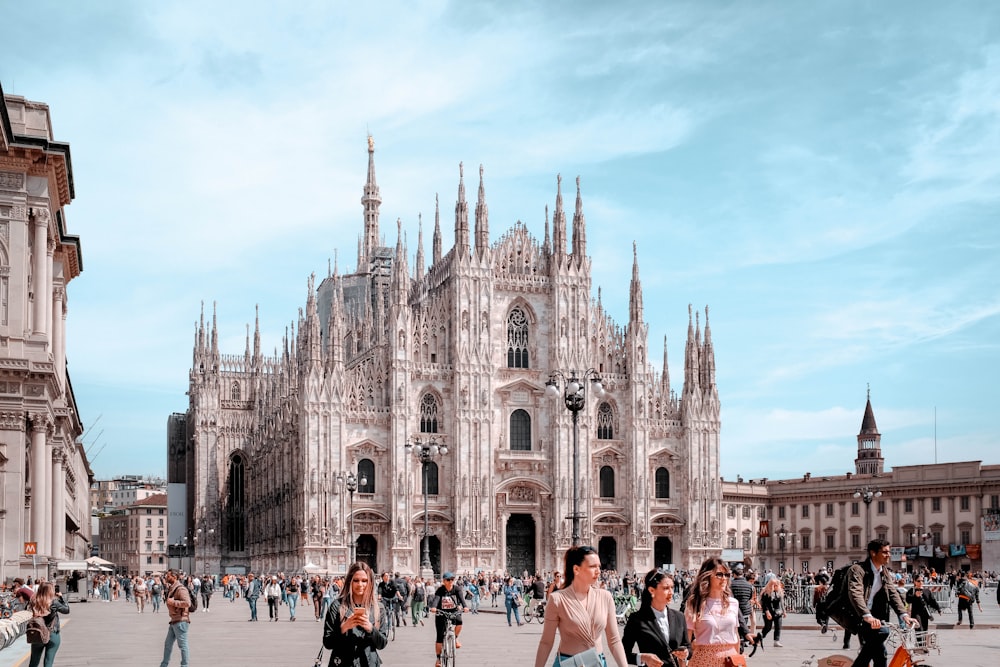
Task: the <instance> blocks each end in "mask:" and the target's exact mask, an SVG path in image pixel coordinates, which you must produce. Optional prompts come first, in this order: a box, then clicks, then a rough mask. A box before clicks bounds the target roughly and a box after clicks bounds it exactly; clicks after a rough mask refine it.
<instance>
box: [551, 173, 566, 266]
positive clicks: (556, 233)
mask: <svg viewBox="0 0 1000 667" xmlns="http://www.w3.org/2000/svg"><path fill="white" fill-rule="evenodd" d="M552 254H553V255H554V256H555V258H556V264H557V265H558V264H559V261H560V258H561V257H562V256H563V255H565V254H566V213H565V212H563V198H562V174H557V175H556V210H555V213H553V214H552Z"/></svg>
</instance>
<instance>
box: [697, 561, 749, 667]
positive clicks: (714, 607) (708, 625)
mask: <svg viewBox="0 0 1000 667" xmlns="http://www.w3.org/2000/svg"><path fill="white" fill-rule="evenodd" d="M730 576H731V575H730V573H729V567H728V566H727V565H726V563H725V561H723V560H722V559H721V558H709V559H708V560H706V561H705V562H704V563H702V564H701V569H700V570H698V576H697V577H695V580H694V584H693V585H692V586H691V590H690V592H689V593H688V599H687V604H686V605H685V609H686V611H685V617H686V620H687V626H688V630H689V631H690V632H691V637H692V638H693V640H694V641H693V643H692V654H691V660H690V661H689V662H688V667H724V665H725V664H726V656H727V655H738V654H739V652H740V636H743V637H746V638H747V641H750V642H753V636H752V635H751V634H750V631H749V630H747V628H746V626H745V625H744V624H743V619H742V618H741V617H740V605H739V602H737V601H736V598H734V597H733V594H732V592H731V591H730V588H729V578H730ZM737 633H739V634H737Z"/></svg>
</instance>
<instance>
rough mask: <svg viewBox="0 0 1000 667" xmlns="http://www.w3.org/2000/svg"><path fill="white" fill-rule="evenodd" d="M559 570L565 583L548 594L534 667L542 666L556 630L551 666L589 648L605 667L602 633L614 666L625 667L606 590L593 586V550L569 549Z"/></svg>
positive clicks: (597, 570) (596, 573) (596, 564)
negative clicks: (554, 655)
mask: <svg viewBox="0 0 1000 667" xmlns="http://www.w3.org/2000/svg"><path fill="white" fill-rule="evenodd" d="M563 571H564V572H565V573H566V583H565V584H563V586H562V588H560V589H559V590H557V591H553V592H552V595H551V596H550V597H549V601H548V603H547V604H546V605H545V626H544V628H543V629H542V639H541V641H539V642H538V651H537V652H536V653H535V667H545V661H546V660H547V659H548V657H549V654H550V653H551V652H552V645H553V644H554V643H555V639H556V630H559V650H558V652H557V655H556V659H555V661H554V662H553V663H552V664H553V667H558V666H559V664H560V660H561V659H565V658H569V657H570V656H572V655H574V654H577V653H582V652H584V651H587V650H589V649H596V650H597V652H598V653H599V654H600V661H601V662H602V663H603V664H604V665H605V666H606V665H607V664H608V663H607V658H605V656H604V654H603V653H601V644H602V641H601V634H602V633H603V634H604V636H605V638H606V643H607V647H608V651H610V652H611V655H613V656H614V658H615V663H616V664H617V665H618V667H626V666H627V664H628V660H627V659H626V657H625V649H624V647H622V638H621V636H620V635H619V634H618V622H617V620H616V619H615V603H614V600H613V598H612V597H611V593H610V592H609V591H605V590H601V589H598V588H595V587H594V584H596V583H597V580H598V578H599V577H600V576H601V559H600V557H599V556H598V555H597V551H595V550H594V547H573V548H571V549H569V550H568V551H567V552H566V567H565V569H564V570H563Z"/></svg>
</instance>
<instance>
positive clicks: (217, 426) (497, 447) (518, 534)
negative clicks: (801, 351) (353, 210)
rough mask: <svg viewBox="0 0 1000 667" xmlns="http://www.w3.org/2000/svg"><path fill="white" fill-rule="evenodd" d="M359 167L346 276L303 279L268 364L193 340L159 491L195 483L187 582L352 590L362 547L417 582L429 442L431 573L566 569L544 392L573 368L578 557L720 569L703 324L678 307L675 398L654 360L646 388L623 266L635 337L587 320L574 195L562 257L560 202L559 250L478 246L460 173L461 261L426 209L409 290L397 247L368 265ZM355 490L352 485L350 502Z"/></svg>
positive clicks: (208, 328)
mask: <svg viewBox="0 0 1000 667" xmlns="http://www.w3.org/2000/svg"><path fill="white" fill-rule="evenodd" d="M368 150H369V152H368V175H367V182H366V183H365V186H364V192H363V196H362V198H361V203H362V206H363V228H362V234H361V236H360V238H359V243H358V253H357V267H356V268H355V270H354V271H353V272H352V273H347V274H343V275H342V274H340V273H339V271H338V270H337V269H336V267H334V268H333V269H332V270H331V271H330V272H329V275H327V276H326V278H325V279H323V280H322V281H321V282H320V283H319V285H316V284H315V281H314V279H313V278H310V279H309V281H308V294H307V297H306V304H305V308H304V309H300V310H299V320H298V325H297V331H294V330H293V332H292V334H291V335H290V336H288V337H286V339H285V341H284V344H283V346H282V349H281V350H279V351H278V354H277V356H265V355H263V354H262V353H261V350H260V335H259V329H257V330H255V333H254V335H253V337H252V339H251V336H250V335H249V334H248V336H247V343H246V349H245V350H244V351H243V352H242V353H237V354H223V353H222V351H220V350H219V348H218V343H217V340H218V332H217V330H216V323H215V316H214V314H213V319H212V322H211V323H210V324H208V325H206V323H205V319H204V315H203V316H202V321H201V324H200V325H199V326H198V327H197V330H196V338H195V346H194V358H193V367H192V370H191V374H190V387H189V396H190V407H189V410H188V412H187V413H186V414H184V415H174V416H172V417H171V420H170V422H169V424H168V429H169V436H168V442H169V445H170V452H171V453H170V455H169V461H168V469H169V473H168V482H171V483H176V482H185V483H186V484H187V489H188V516H189V517H191V520H190V521H189V525H188V527H187V532H188V534H189V535H191V536H192V540H191V543H193V544H195V554H194V558H195V562H197V563H199V564H200V563H203V562H204V563H205V564H206V565H207V567H208V568H209V569H210V570H212V569H224V568H235V569H240V568H253V569H257V570H265V571H267V570H296V569H301V568H302V567H303V565H304V564H305V563H307V562H311V563H313V564H315V565H317V566H320V567H324V568H326V569H329V570H331V571H344V570H345V569H346V567H347V565H348V561H349V558H350V555H351V550H350V548H351V542H352V540H351V531H352V526H353V533H354V534H355V535H356V536H357V541H356V548H357V558H358V559H359V560H366V561H368V562H370V563H371V564H372V565H373V566H374V567H375V568H376V570H386V569H391V570H399V571H403V572H417V571H419V569H420V564H421V556H422V554H421V548H422V547H421V536H422V535H423V531H424V518H425V514H424V496H423V490H424V483H423V480H422V467H421V464H420V463H419V462H418V461H416V460H415V458H414V457H413V456H410V455H408V454H407V450H406V448H405V446H406V444H407V443H411V444H416V443H423V444H430V443H432V442H433V443H437V444H440V445H446V446H447V447H448V449H449V451H448V453H447V454H446V455H441V456H438V457H436V458H435V459H434V461H433V462H431V463H430V464H429V468H428V478H427V491H428V494H427V508H428V509H427V522H428V524H429V552H430V560H431V562H432V564H433V567H434V569H435V570H436V571H437V572H440V571H441V570H442V569H452V570H457V571H460V572H472V571H475V570H478V569H483V570H489V571H494V570H499V571H503V570H509V571H512V572H518V573H520V572H522V571H524V570H527V571H534V570H543V569H554V568H558V567H561V565H560V563H561V559H562V555H563V553H564V552H565V550H566V549H567V548H568V547H569V546H570V545H571V530H572V526H571V524H572V521H571V520H570V519H569V518H567V517H568V516H570V515H571V513H572V507H573V492H572V489H573V486H574V485H573V480H574V479H575V478H574V476H573V474H572V470H573V455H572V452H573V447H572V443H573V428H572V415H571V413H570V411H569V410H568V409H567V408H566V406H565V405H564V403H563V400H562V398H561V397H557V398H552V397H550V396H548V395H546V393H545V391H544V390H545V389H546V382H547V381H548V380H549V379H550V375H551V373H552V372H553V371H554V370H559V371H561V372H563V373H564V374H565V376H567V377H568V376H570V375H571V372H572V371H576V372H577V373H578V374H579V375H580V376H581V377H583V376H584V374H585V372H586V371H587V370H588V369H592V371H593V373H592V375H591V376H588V377H592V376H593V375H597V376H599V377H600V378H601V380H602V383H603V388H604V390H605V393H604V395H603V396H595V393H597V392H595V391H593V390H592V391H591V392H590V395H589V396H588V398H587V402H586V404H585V406H584V408H583V410H582V411H581V412H580V413H579V445H578V453H579V469H580V471H581V472H580V476H579V479H578V484H579V497H580V513H581V514H582V515H583V516H582V520H581V522H582V543H583V544H592V545H594V546H595V547H597V548H598V549H599V552H600V554H601V556H602V560H603V562H604V565H605V567H609V568H617V569H620V570H626V569H627V570H636V569H640V570H641V569H646V568H648V567H650V566H652V565H653V564H654V563H657V564H659V563H675V564H677V565H678V566H681V567H688V566H692V565H694V564H698V563H700V562H701V560H702V559H703V558H704V557H705V556H706V555H708V554H715V553H718V547H719V544H720V541H721V537H720V536H721V524H720V523H719V518H720V511H721V504H720V500H721V491H720V481H719V469H718V465H719V431H720V424H721V417H720V406H719V398H718V392H717V390H716V386H715V354H714V351H713V347H712V338H711V332H710V328H709V324H708V311H707V309H706V311H705V322H704V331H702V328H701V323H700V322H699V319H700V318H699V317H698V316H697V315H695V316H694V317H692V314H691V312H690V308H689V312H688V336H687V340H686V342H685V350H684V373H683V390H682V391H681V392H680V394H678V393H677V392H676V391H675V390H674V389H673V388H672V386H671V381H670V375H669V373H668V369H667V354H666V341H664V350H663V353H662V354H663V357H662V358H663V367H662V369H661V371H660V372H656V371H654V369H653V367H652V365H651V363H650V355H649V353H650V349H649V341H648V340H647V325H646V324H645V322H644V321H643V302H642V288H641V285H640V281H639V268H638V260H637V259H636V260H635V261H634V264H633V272H632V279H631V288H630V304H629V321H628V322H627V323H625V324H624V325H619V324H617V323H615V322H614V321H613V320H612V319H611V318H610V316H609V315H608V313H607V312H606V311H605V309H604V307H603V305H602V303H601V296H600V292H598V296H597V298H596V299H594V298H593V295H592V286H591V260H590V258H589V257H588V256H587V240H586V239H587V237H586V221H585V218H584V212H583V200H582V196H581V193H580V186H579V179H578V180H577V192H576V206H575V212H574V213H573V214H572V216H573V217H572V232H571V235H570V232H569V225H568V224H567V215H566V212H565V211H564V209H563V196H562V190H561V180H560V181H559V182H558V183H557V191H556V201H555V211H554V215H553V218H552V225H551V229H552V234H551V238H550V234H549V219H548V218H549V216H548V211H547V209H546V214H545V218H546V220H545V238H544V240H543V241H541V242H539V241H538V240H537V239H536V238H533V237H532V235H531V234H530V233H529V232H528V230H527V228H526V227H525V225H524V224H522V223H521V222H520V221H519V222H517V223H516V224H515V225H514V226H513V227H512V228H510V229H509V230H507V231H506V232H505V233H504V234H503V235H502V236H500V237H499V238H498V239H497V240H496V241H495V242H492V243H491V241H490V231H489V220H488V218H489V214H488V210H487V204H486V194H485V184H484V180H483V170H482V168H480V171H479V188H478V197H477V200H476V203H475V207H474V213H473V215H474V226H473V227H472V228H471V229H470V224H469V218H470V212H469V205H468V203H467V201H466V195H465V182H464V175H463V173H462V170H461V165H460V167H459V181H458V196H457V201H456V203H455V215H454V229H455V245H454V247H453V248H452V249H451V250H450V251H448V252H443V250H442V247H441V245H442V244H441V219H440V217H441V216H440V207H436V209H437V210H436V211H435V221H434V230H433V239H432V244H431V253H430V257H429V262H428V261H426V260H425V254H424V247H423V246H424V244H423V231H422V229H421V230H420V233H419V236H418V242H417V248H416V251H415V267H414V269H413V270H411V269H410V266H409V262H408V259H407V257H408V249H407V247H406V245H405V243H404V241H403V238H402V237H403V234H402V231H401V230H400V231H399V232H398V236H397V240H396V243H395V247H384V246H381V245H380V244H379V239H380V233H379V208H380V205H381V195H380V192H379V188H378V185H377V184H376V178H375V161H374V145H373V143H372V142H371V141H369V149H368ZM567 246H568V247H567ZM633 250H635V249H634V248H633ZM584 384H586V383H584ZM181 434H183V435H181ZM348 472H354V473H356V474H357V475H358V477H359V478H360V481H361V483H360V484H359V486H358V488H357V492H356V493H353V494H351V493H349V492H348V491H347V489H346V485H345V484H344V483H343V480H344V479H345V474H346V473H348ZM213 535H214V536H215V537H214V538H208V539H206V537H207V536H213ZM194 537H200V539H193V538H194Z"/></svg>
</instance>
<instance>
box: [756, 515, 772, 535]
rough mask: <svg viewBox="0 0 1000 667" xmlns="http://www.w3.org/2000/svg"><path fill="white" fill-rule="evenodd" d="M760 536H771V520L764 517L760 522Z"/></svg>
mask: <svg viewBox="0 0 1000 667" xmlns="http://www.w3.org/2000/svg"><path fill="white" fill-rule="evenodd" d="M759 532H760V537H771V522H770V521H768V520H767V519H764V520H763V521H761V522H760V531H759Z"/></svg>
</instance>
